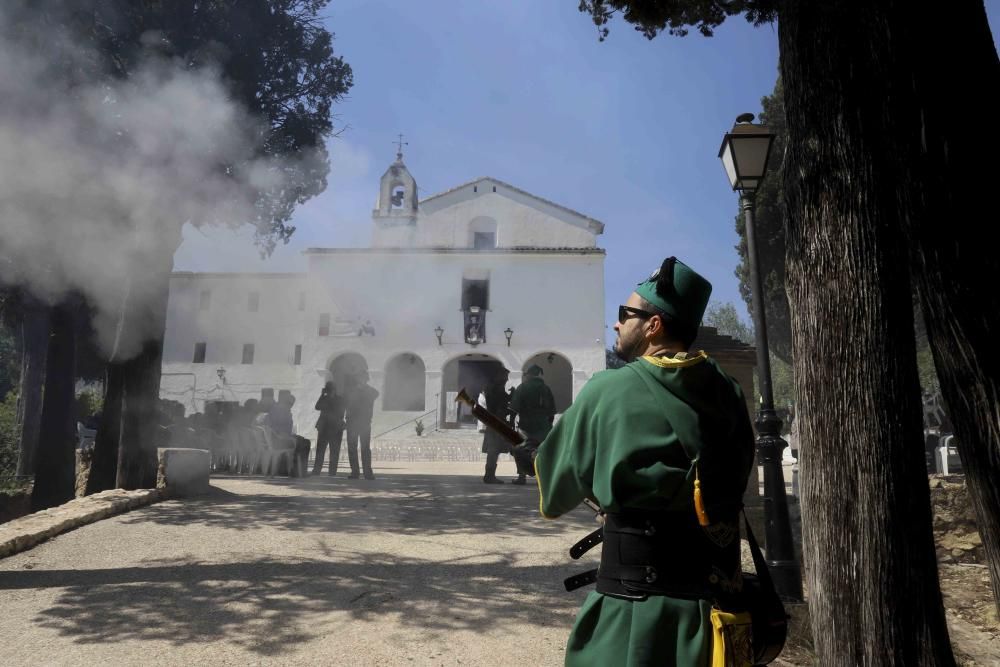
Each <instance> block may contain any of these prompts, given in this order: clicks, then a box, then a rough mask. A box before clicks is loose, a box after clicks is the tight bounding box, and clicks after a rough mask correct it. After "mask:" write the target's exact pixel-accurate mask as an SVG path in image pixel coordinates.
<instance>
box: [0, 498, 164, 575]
mask: <svg viewBox="0 0 1000 667" xmlns="http://www.w3.org/2000/svg"><path fill="white" fill-rule="evenodd" d="M166 496H167V493H166V490H165V489H139V490H137V491H125V490H124V489H112V490H110V491H102V492H101V493H95V494H94V495H92V496H86V497H83V498H77V499H75V500H71V501H69V502H68V503H65V504H63V505H59V506H58V507H51V508H49V509H47V510H42V511H41V512H35V513H34V514H29V515H27V516H24V517H21V518H20V519H14V520H13V521H8V522H7V523H5V524H3V525H0V558H3V557H6V556H10V555H12V554H16V553H18V552H21V551H24V550H26V549H30V548H31V547H33V546H35V545H36V544H38V543H39V542H42V541H44V540H47V539H49V538H50V537H55V536H56V535H59V534H60V533H65V532H66V531H68V530H73V529H74V528H79V527H80V526H83V525H86V524H88V523H93V522H94V521H98V520H100V519H104V518H107V517H109V516H113V515H115V514H122V513H123V512H127V511H129V510H131V509H134V508H136V507H142V506H143V505H149V504H151V503H154V502H156V501H158V500H162V499H164V498H166Z"/></svg>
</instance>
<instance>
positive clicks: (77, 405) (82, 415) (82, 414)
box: [73, 389, 104, 421]
mask: <svg viewBox="0 0 1000 667" xmlns="http://www.w3.org/2000/svg"><path fill="white" fill-rule="evenodd" d="M103 406H104V394H103V393H102V392H100V391H98V390H97V389H84V390H83V391H81V392H80V393H79V394H77V395H76V400H75V402H74V406H73V416H74V418H75V419H76V420H77V421H82V420H84V419H86V418H87V417H92V416H94V415H96V414H97V413H98V412H100V411H101V408H102V407H103Z"/></svg>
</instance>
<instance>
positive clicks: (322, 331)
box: [319, 313, 330, 336]
mask: <svg viewBox="0 0 1000 667" xmlns="http://www.w3.org/2000/svg"><path fill="white" fill-rule="evenodd" d="M319 335H320V336H329V335H330V313H320V315H319Z"/></svg>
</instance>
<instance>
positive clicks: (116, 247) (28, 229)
mask: <svg viewBox="0 0 1000 667" xmlns="http://www.w3.org/2000/svg"><path fill="white" fill-rule="evenodd" d="M17 24H18V21H17V17H14V16H11V15H10V12H9V11H0V25H2V26H3V29H2V31H0V62H2V63H3V67H2V68H0V97H2V99H3V100H4V104H3V105H2V106H0V144H2V145H3V146H4V151H2V152H0V253H2V254H3V255H4V258H3V259H4V261H3V262H0V282H5V283H12V284H22V285H25V286H26V287H27V288H28V289H29V290H30V291H31V292H33V293H34V294H35V295H37V296H38V297H40V298H43V299H45V300H47V301H49V302H52V303H54V302H56V301H58V300H59V299H60V298H61V297H62V296H64V295H65V294H67V293H69V292H70V291H77V292H80V293H82V294H83V295H84V296H85V297H86V298H87V300H88V301H89V302H90V303H91V305H92V306H93V308H94V311H95V314H94V326H95V330H96V332H97V335H98V339H99V343H100V345H101V347H102V349H103V351H104V352H105V354H107V355H108V357H109V358H111V359H115V360H121V359H128V358H130V357H132V356H134V355H135V354H137V353H138V351H139V350H140V347H141V345H142V343H143V341H144V340H149V339H157V338H159V337H161V336H162V333H163V332H162V323H160V322H158V319H159V318H155V317H150V318H144V317H136V318H134V319H133V320H132V321H131V322H130V323H129V324H130V325H129V326H128V327H123V326H122V325H121V311H122V307H123V303H124V301H125V299H126V298H128V299H129V300H130V301H131V302H132V303H133V304H143V303H146V302H147V301H149V300H151V299H152V300H153V301H155V299H153V297H154V296H155V294H144V293H143V290H145V289H148V290H150V291H153V292H155V291H156V290H157V289H161V287H160V286H158V285H157V284H156V281H145V282H144V281H129V280H127V279H126V277H127V276H132V275H136V274H141V273H142V271H143V267H144V266H145V265H147V264H149V263H151V262H154V263H155V258H157V257H162V256H163V254H164V251H165V249H166V248H169V250H167V252H168V253H169V254H172V253H173V249H174V248H176V246H177V244H178V243H179V239H180V229H181V226H182V225H183V223H185V222H189V221H191V222H197V223H201V222H205V221H225V222H230V223H232V222H241V221H246V220H252V219H254V217H255V212H254V210H253V206H254V203H255V200H254V193H256V192H259V191H261V190H269V191H273V190H275V189H280V188H281V187H282V186H283V180H284V173H285V169H284V164H283V163H281V162H279V161H276V160H269V159H260V158H257V159H255V157H254V148H255V147H256V146H257V144H258V142H259V137H260V135H261V133H262V128H261V126H260V123H259V122H257V121H255V120H254V119H252V118H251V117H250V116H249V114H247V113H246V112H245V111H244V110H243V109H241V108H240V106H239V105H238V104H236V103H235V102H234V101H233V100H232V99H231V97H230V96H229V95H228V93H227V91H226V89H225V87H224V85H223V83H222V81H221V77H220V73H219V70H217V69H216V68H214V67H211V66H202V67H201V68H199V69H197V70H191V69H185V68H183V67H182V63H180V62H178V61H176V60H174V59H170V58H165V57H162V56H159V55H157V54H156V52H155V50H154V49H152V48H151V49H150V50H149V53H148V55H147V56H145V58H144V59H143V61H142V64H141V66H140V68H139V69H138V70H137V71H134V72H133V73H132V74H131V75H130V76H129V77H128V78H127V79H119V80H111V79H104V78H102V79H99V80H96V81H90V82H86V83H83V84H81V83H80V82H79V81H76V80H74V79H75V75H78V74H79V72H80V71H82V70H86V69H87V68H88V67H90V66H91V63H92V62H93V61H94V60H95V59H96V55H95V54H94V53H93V52H92V49H91V48H90V47H88V46H86V45H81V44H78V43H73V42H72V41H69V39H68V38H66V37H60V36H59V35H58V34H53V35H46V36H45V37H46V39H40V37H41V36H39V35H37V34H30V33H29V34H25V33H23V32H22V33H21V34H14V29H13V26H15V25H17ZM49 37H51V38H53V39H48V38H49ZM156 39H157V36H156V35H149V36H147V39H146V41H147V42H148V43H149V46H150V47H154V46H155V40H156ZM53 40H54V41H53ZM39 42H41V43H42V44H43V45H44V46H45V49H44V50H42V49H40V48H38V46H39ZM301 156H302V157H300V158H298V159H302V160H323V157H324V156H319V155H313V154H311V153H308V152H304V153H301ZM161 261H162V260H161ZM140 307H141V306H140ZM145 323H148V324H149V325H150V326H145Z"/></svg>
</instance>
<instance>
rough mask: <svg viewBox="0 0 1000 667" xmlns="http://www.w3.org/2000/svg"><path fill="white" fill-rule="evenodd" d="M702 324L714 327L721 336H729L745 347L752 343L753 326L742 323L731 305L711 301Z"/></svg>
mask: <svg viewBox="0 0 1000 667" xmlns="http://www.w3.org/2000/svg"><path fill="white" fill-rule="evenodd" d="M702 322H703V323H704V324H705V326H709V327H715V328H716V329H717V330H718V332H719V333H720V334H722V335H723V336H730V337H731V338H735V339H736V340H738V341H740V342H742V343H746V344H747V345H753V343H754V340H753V325H752V324H748V323H746V322H744V321H743V320H742V319H741V318H740V315H739V313H738V312H737V311H736V306H734V305H733V304H731V303H728V302H727V303H722V302H720V301H712V302H711V303H709V304H708V308H706V309H705V317H704V318H703V319H702Z"/></svg>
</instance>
